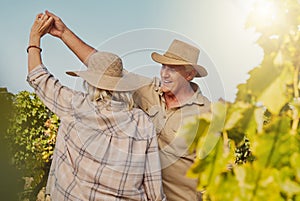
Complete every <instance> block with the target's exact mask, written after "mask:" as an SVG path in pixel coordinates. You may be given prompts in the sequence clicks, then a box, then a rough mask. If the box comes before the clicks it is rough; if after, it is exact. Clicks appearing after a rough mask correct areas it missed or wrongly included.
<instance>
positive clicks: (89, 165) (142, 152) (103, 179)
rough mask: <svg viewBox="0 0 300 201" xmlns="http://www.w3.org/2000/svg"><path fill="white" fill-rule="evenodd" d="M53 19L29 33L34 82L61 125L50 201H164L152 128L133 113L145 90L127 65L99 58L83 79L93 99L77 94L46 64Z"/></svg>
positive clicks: (40, 18)
mask: <svg viewBox="0 0 300 201" xmlns="http://www.w3.org/2000/svg"><path fill="white" fill-rule="evenodd" d="M52 23H53V18H52V17H49V16H48V15H43V14H39V15H37V17H36V19H35V21H34V24H33V25H32V28H31V32H30V40H29V46H28V48H27V52H28V82H29V83H30V85H31V86H32V87H33V88H34V89H35V92H36V94H37V95H38V96H39V97H40V99H41V100H42V101H43V103H44V104H45V105H46V106H47V107H48V108H49V109H50V110H52V111H53V112H54V113H56V115H57V116H58V117H59V118H60V120H61V122H60V127H59V131H58V133H57V139H56V144H55V149H54V154H53V160H52V163H51V169H50V173H49V177H48V181H47V189H46V194H49V195H50V198H51V200H54V201H59V200H105V201H113V200H114V201H115V200H120V201H121V200H124V201H125V200H136V201H141V200H165V195H164V193H163V190H162V182H161V171H160V170H161V166H160V160H159V153H158V146H157V139H156V133H155V130H154V125H153V123H152V122H151V121H150V119H149V117H148V116H147V115H146V114H145V113H144V112H143V111H142V110H140V109H138V108H133V99H132V96H131V95H132V91H133V90H135V89H137V88H138V87H140V86H141V85H143V84H144V83H147V82H148V81H147V80H145V79H144V78H143V77H141V76H138V75H136V74H133V73H128V72H126V71H124V70H123V65H122V60H121V59H120V58H119V57H118V56H117V55H115V54H112V53H109V52H95V53H93V54H92V55H91V56H90V57H89V60H88V62H87V66H88V69H87V70H85V71H70V72H67V74H69V75H71V76H79V77H81V78H83V79H84V81H85V84H86V88H87V92H86V93H83V92H79V91H75V90H72V89H70V88H68V87H66V86H63V85H61V83H60V82H59V81H58V80H57V79H55V78H54V77H53V76H52V75H51V74H50V73H49V72H48V70H47V69H46V67H45V66H44V65H43V64H42V59H41V51H42V49H41V48H40V39H41V37H42V36H43V35H45V34H46V33H47V32H48V31H49V30H50V29H51V27H52Z"/></svg>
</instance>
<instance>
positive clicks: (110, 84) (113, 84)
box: [66, 70, 152, 91]
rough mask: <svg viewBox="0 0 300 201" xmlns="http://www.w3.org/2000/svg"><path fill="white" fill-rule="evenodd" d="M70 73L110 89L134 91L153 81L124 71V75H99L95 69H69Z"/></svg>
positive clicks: (98, 86) (99, 86) (96, 85)
mask: <svg viewBox="0 0 300 201" xmlns="http://www.w3.org/2000/svg"><path fill="white" fill-rule="evenodd" d="M66 73H67V74H68V75H71V76H76V77H81V78H82V79H84V80H85V81H87V82H88V83H89V84H90V85H92V86H94V87H97V88H100V89H105V90H110V91H134V90H137V89H139V88H141V87H143V86H145V85H148V84H150V83H151V81H152V80H151V79H150V78H148V77H144V76H142V75H138V74H135V73H128V72H127V71H124V72H123V76H122V77H112V76H107V75H104V74H103V75H99V74H97V73H95V72H93V71H89V70H86V71H68V72H66Z"/></svg>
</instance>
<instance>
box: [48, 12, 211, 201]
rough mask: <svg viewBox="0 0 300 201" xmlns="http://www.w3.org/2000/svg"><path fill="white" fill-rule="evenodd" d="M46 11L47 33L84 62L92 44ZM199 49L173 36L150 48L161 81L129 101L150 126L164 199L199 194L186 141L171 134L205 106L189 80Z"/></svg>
mask: <svg viewBox="0 0 300 201" xmlns="http://www.w3.org/2000/svg"><path fill="white" fill-rule="evenodd" d="M46 14H47V15H49V16H51V17H53V18H54V23H53V27H52V29H51V30H50V32H49V33H50V34H51V35H53V36H56V37H58V38H60V39H61V40H62V41H63V42H64V43H65V44H66V45H67V46H68V47H69V48H70V49H71V50H72V51H73V52H74V53H75V54H76V55H77V57H78V58H79V59H80V60H81V61H82V62H83V63H85V64H86V61H87V60H88V58H89V55H90V54H92V53H93V52H94V51H95V49H94V48H92V47H91V46H89V45H87V44H86V43H84V42H83V41H82V40H81V39H80V38H78V37H77V36H76V35H75V34H74V33H73V32H72V31H71V30H70V29H69V28H68V27H67V26H66V25H65V24H64V23H63V22H62V21H61V19H60V18H59V17H57V16H56V15H54V14H53V13H50V12H48V11H46ZM199 53H200V50H199V49H198V48H196V47H194V46H191V45H189V44H187V43H185V42H183V41H179V40H174V41H173V42H172V44H171V45H170V47H169V49H168V50H167V52H166V53H165V54H164V55H160V54H158V53H152V59H153V60H154V61H156V62H158V63H160V64H162V68H161V72H160V75H161V80H159V79H157V78H154V79H153V82H152V84H150V85H147V86H144V87H141V88H140V89H138V90H137V91H136V92H135V94H134V101H135V103H136V104H137V105H138V106H139V107H140V108H142V109H143V110H144V111H145V112H146V113H147V114H148V115H149V116H150V118H151V119H152V121H153V123H154V125H155V127H156V132H157V136H158V143H159V148H160V159H161V163H162V173H163V174H162V176H163V187H164V192H165V193H166V195H167V199H168V200H170V201H173V200H174V201H182V200H187V201H193V200H201V193H200V192H197V191H196V188H197V182H198V181H197V180H196V179H190V178H187V177H186V172H187V170H188V169H189V168H190V167H191V165H192V164H193V161H194V158H195V154H194V153H189V152H188V146H189V144H187V142H186V140H185V139H184V137H182V136H180V135H177V131H178V130H179V129H180V128H181V127H182V126H183V125H185V123H186V121H187V120H188V119H189V118H190V117H193V116H195V115H199V114H200V113H204V112H208V111H209V110H210V101H209V100H208V99H207V98H206V97H204V96H203V95H202V94H201V92H200V89H199V86H198V85H197V84H195V83H193V82H191V81H192V80H193V78H194V77H204V76H206V75H207V71H206V70H205V68H203V67H202V66H200V65H198V64H197V60H198V57H199ZM191 135H195V134H194V133H191ZM193 137H194V136H192V138H193Z"/></svg>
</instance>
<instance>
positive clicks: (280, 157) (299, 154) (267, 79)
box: [183, 0, 300, 201]
mask: <svg viewBox="0 0 300 201" xmlns="http://www.w3.org/2000/svg"><path fill="white" fill-rule="evenodd" d="M259 3H261V1H258V4H257V5H256V6H257V7H259ZM265 3H268V4H269V5H272V6H273V7H274V12H275V11H276V13H277V15H275V14H274V15H269V16H267V17H271V18H270V19H268V20H266V21H264V20H262V19H257V13H256V12H255V9H254V10H253V13H251V14H250V16H249V20H248V23H247V26H254V27H256V30H257V31H259V32H260V33H261V36H260V38H259V40H258V44H259V45H260V46H261V47H262V48H263V49H264V54H265V55H264V59H263V61H262V63H261V65H260V66H258V67H256V68H254V69H253V70H251V71H250V78H249V79H248V80H247V82H246V83H244V84H241V85H239V86H238V93H237V98H236V100H235V101H234V103H224V102H217V103H214V104H213V105H212V113H211V114H202V115H201V116H199V117H197V118H196V119H195V121H194V122H193V123H190V124H189V125H186V126H187V128H185V129H184V130H183V132H186V133H185V134H186V135H188V134H189V133H188V132H187V131H188V130H189V129H190V128H189V127H197V125H198V123H199V122H200V124H201V126H200V127H198V132H197V136H196V138H195V140H194V141H193V143H192V145H191V151H194V150H195V149H196V153H198V156H197V159H196V161H195V163H194V164H193V166H192V167H191V169H190V171H189V172H188V173H187V175H188V176H190V177H195V178H198V179H199V185H198V189H199V190H203V191H204V198H203V199H204V200H212V201H217V200H222V201H226V200H229V201H232V200H233V201H239V200H241V201H245V200H246V201H247V200H251V201H261V200H276V201H277V200H293V201H299V200H300V134H299V133H300V128H299V118H300V98H299V87H300V82H299V68H300V63H299V55H300V52H299V51H300V48H299V44H300V31H299V25H300V14H299V13H300V5H299V3H298V1H292V0H277V1H265ZM273 18H274V19H275V20H274V19H273ZM263 22H266V23H265V24H263ZM249 145H250V147H249Z"/></svg>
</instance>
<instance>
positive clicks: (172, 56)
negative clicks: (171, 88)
mask: <svg viewBox="0 0 300 201" xmlns="http://www.w3.org/2000/svg"><path fill="white" fill-rule="evenodd" d="M199 54H200V50H199V49H198V48H196V47H194V46H192V45H190V44H187V43H185V42H183V41H180V40H177V39H175V40H173V42H172V43H171V45H170V47H169V49H168V50H167V52H166V53H164V54H163V55H161V54H159V53H157V52H153V53H152V54H151V57H152V59H153V60H154V61H155V62H157V63H160V64H164V65H170V66H192V67H193V68H194V69H195V70H196V71H197V74H196V76H195V77H205V76H207V71H206V69H205V68H204V67H203V66H200V65H198V64H197V61H198V58H199Z"/></svg>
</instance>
